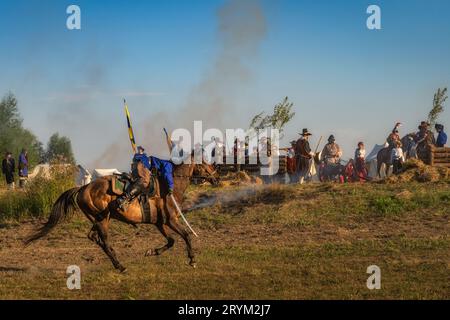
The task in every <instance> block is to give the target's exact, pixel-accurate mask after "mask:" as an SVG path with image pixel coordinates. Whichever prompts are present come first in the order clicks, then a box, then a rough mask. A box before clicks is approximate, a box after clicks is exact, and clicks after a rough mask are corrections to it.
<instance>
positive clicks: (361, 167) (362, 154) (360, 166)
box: [355, 141, 368, 180]
mask: <svg viewBox="0 0 450 320" xmlns="http://www.w3.org/2000/svg"><path fill="white" fill-rule="evenodd" d="M355 169H356V173H357V174H358V177H359V179H360V180H361V179H362V180H367V175H368V173H367V169H366V148H365V146H364V143H363V142H362V141H361V142H358V148H357V149H356V150H355Z"/></svg>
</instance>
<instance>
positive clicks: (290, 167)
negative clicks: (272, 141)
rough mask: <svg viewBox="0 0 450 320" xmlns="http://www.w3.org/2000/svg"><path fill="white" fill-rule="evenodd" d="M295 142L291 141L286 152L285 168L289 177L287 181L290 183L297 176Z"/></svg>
mask: <svg viewBox="0 0 450 320" xmlns="http://www.w3.org/2000/svg"><path fill="white" fill-rule="evenodd" d="M296 143H297V141H295V140H293V141H291V147H290V148H288V150H287V158H286V166H287V173H288V175H289V181H290V182H291V183H292V182H294V180H295V179H296V176H297V165H296V162H295V144H296Z"/></svg>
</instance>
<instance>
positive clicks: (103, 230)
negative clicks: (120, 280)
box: [94, 216, 127, 272]
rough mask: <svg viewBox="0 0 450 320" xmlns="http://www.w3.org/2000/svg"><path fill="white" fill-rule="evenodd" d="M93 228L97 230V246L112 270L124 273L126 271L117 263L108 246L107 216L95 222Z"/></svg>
mask: <svg viewBox="0 0 450 320" xmlns="http://www.w3.org/2000/svg"><path fill="white" fill-rule="evenodd" d="M94 227H95V228H96V229H97V232H98V236H99V242H98V245H99V246H100V247H101V248H102V249H103V251H104V252H105V253H106V255H107V256H108V257H109V259H110V260H111V262H112V264H113V266H114V268H116V269H118V270H119V271H120V272H125V271H126V270H127V269H126V268H125V267H124V266H123V265H122V264H121V263H120V262H119V260H118V259H117V256H116V253H115V251H114V249H113V248H112V246H111V245H110V244H109V236H108V229H109V216H108V217H107V218H105V219H103V220H102V221H97V222H96V224H95V225H94Z"/></svg>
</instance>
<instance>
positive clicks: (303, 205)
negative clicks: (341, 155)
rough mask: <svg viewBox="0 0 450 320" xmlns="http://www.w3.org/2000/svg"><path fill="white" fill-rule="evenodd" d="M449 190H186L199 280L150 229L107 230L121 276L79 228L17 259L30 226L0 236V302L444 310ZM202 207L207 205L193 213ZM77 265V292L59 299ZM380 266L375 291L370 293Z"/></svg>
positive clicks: (179, 248) (179, 247)
mask: <svg viewBox="0 0 450 320" xmlns="http://www.w3.org/2000/svg"><path fill="white" fill-rule="evenodd" d="M449 186H450V184H449V181H440V182H435V183H400V184H395V185H394V184H375V183H374V184H362V185H361V184H348V185H335V184H317V185H305V186H278V185H274V186H270V187H264V186H263V187H261V186H246V187H238V186H230V187H227V188H220V189H214V188H211V187H200V188H199V187H193V188H191V189H190V190H189V192H188V194H187V199H186V202H185V207H189V206H191V207H192V206H194V207H195V206H197V207H199V208H197V209H194V210H192V211H190V212H189V213H188V219H189V220H190V222H191V224H192V225H193V226H194V228H195V229H196V230H197V231H198V233H199V235H200V238H198V239H197V238H195V239H194V247H195V249H196V252H197V257H198V268H197V269H191V268H190V267H188V266H187V257H186V254H185V250H184V244H183V243H182V242H181V240H180V239H178V238H177V242H176V245H175V247H174V249H173V250H171V251H169V252H167V253H165V254H164V255H162V256H158V257H147V258H146V257H144V252H145V250H146V249H148V248H150V247H157V246H159V245H162V244H163V243H164V241H163V239H162V237H161V236H160V235H159V234H158V232H157V231H156V229H155V228H154V227H153V226H140V227H139V229H133V228H131V227H128V226H126V225H123V224H120V223H118V222H114V223H113V225H112V231H111V237H112V239H113V244H114V247H115V248H116V251H117V252H118V255H119V258H120V259H121V261H122V262H123V263H124V264H125V265H126V266H127V267H128V269H129V271H128V273H127V274H118V273H117V272H116V271H115V270H114V269H113V268H112V266H111V264H110V262H109V261H108V260H107V258H106V256H104V254H103V253H102V252H101V251H100V249H99V248H97V247H96V246H95V245H94V244H93V243H91V242H89V241H88V240H87V238H86V234H87V232H88V230H89V224H88V223H87V222H86V221H84V220H83V219H82V218H81V217H80V218H79V219H76V220H75V221H73V222H72V223H70V224H68V225H65V226H62V227H60V228H59V229H57V230H56V231H55V232H54V233H52V234H51V235H50V236H49V237H48V238H47V239H45V240H42V241H40V242H37V243H35V244H34V245H33V246H32V247H29V248H23V247H22V246H21V240H22V239H23V238H24V237H25V236H26V235H27V234H28V233H29V232H30V231H31V230H32V228H33V227H34V225H35V224H36V221H22V222H21V223H18V222H15V223H13V224H4V225H3V226H2V228H1V229H0V261H1V262H0V298H3V299H5V298H6V299H12V298H22V299H23V298H57V299H80V298H82V299H105V298H111V299H222V298H227V299H449V298H450V287H449V284H448V281H445V279H448V274H449V267H450V237H449V234H450V232H449V231H450V228H449V220H448V218H449V216H448V214H449V212H448V207H449V204H450V188H449ZM199 202H205V203H207V205H206V206H204V207H201V206H199ZM72 264H77V265H79V266H80V267H81V270H82V289H81V290H78V291H70V290H68V289H67V288H66V277H67V276H66V274H65V270H66V267H67V266H68V265H72ZM372 264H376V265H378V266H379V267H380V268H381V272H382V289H381V290H374V291H371V290H368V289H367V288H366V279H367V277H368V274H366V268H367V267H368V266H369V265H372Z"/></svg>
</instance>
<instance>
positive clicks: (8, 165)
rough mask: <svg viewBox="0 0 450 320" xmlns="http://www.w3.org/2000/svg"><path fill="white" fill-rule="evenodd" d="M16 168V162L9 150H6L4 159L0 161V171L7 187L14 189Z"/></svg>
mask: <svg viewBox="0 0 450 320" xmlns="http://www.w3.org/2000/svg"><path fill="white" fill-rule="evenodd" d="M15 169H16V164H15V162H14V158H13V157H12V153H11V152H7V153H6V155H5V159H3V161H2V172H3V174H4V176H5V178H6V184H7V185H8V188H9V189H14V170H15Z"/></svg>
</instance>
